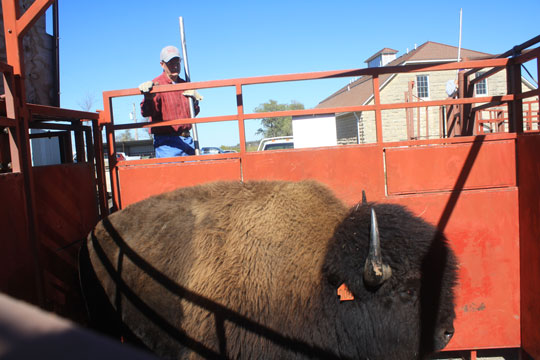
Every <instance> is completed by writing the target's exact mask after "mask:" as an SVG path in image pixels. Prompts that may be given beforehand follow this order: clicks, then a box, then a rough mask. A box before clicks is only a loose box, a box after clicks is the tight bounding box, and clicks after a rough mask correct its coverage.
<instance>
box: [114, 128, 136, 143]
mask: <svg viewBox="0 0 540 360" xmlns="http://www.w3.org/2000/svg"><path fill="white" fill-rule="evenodd" d="M115 138H116V141H131V140H134V139H133V135H131V131H130V130H124V131H121V132H120V133H118V134H116V136H115Z"/></svg>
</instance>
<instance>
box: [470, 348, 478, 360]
mask: <svg viewBox="0 0 540 360" xmlns="http://www.w3.org/2000/svg"><path fill="white" fill-rule="evenodd" d="M476 355H477V353H476V350H472V351H471V356H470V357H471V360H476Z"/></svg>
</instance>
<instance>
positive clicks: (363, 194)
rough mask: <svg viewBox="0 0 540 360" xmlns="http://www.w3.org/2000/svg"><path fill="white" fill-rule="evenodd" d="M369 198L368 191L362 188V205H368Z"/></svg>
mask: <svg viewBox="0 0 540 360" xmlns="http://www.w3.org/2000/svg"><path fill="white" fill-rule="evenodd" d="M366 203H367V198H366V192H365V191H364V190H362V205H366Z"/></svg>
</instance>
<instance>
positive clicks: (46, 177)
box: [34, 163, 98, 248]
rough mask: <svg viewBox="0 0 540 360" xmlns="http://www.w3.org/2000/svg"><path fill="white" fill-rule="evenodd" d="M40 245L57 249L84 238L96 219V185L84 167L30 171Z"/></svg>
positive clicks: (72, 166) (58, 166)
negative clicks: (32, 175)
mask: <svg viewBox="0 0 540 360" xmlns="http://www.w3.org/2000/svg"><path fill="white" fill-rule="evenodd" d="M34 179H35V187H36V189H35V194H36V200H35V203H36V208H37V216H38V219H39V220H38V221H39V231H40V236H41V241H42V242H46V243H47V246H50V247H52V248H54V247H56V248H60V247H63V246H66V245H69V244H71V243H73V242H74V241H77V240H81V239H84V238H86V236H87V235H88V232H89V231H90V230H91V229H92V228H93V227H94V226H95V224H96V223H97V219H98V210H97V198H96V196H97V195H96V183H95V180H94V174H93V173H92V168H91V166H90V165H89V164H88V163H77V164H63V165H54V166H38V167H34Z"/></svg>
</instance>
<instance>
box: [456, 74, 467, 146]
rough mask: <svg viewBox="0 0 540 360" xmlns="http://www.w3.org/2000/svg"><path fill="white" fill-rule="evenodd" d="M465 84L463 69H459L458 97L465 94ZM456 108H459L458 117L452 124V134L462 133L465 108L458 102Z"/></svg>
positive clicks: (461, 97) (462, 96)
mask: <svg viewBox="0 0 540 360" xmlns="http://www.w3.org/2000/svg"><path fill="white" fill-rule="evenodd" d="M466 86H467V81H466V79H465V71H460V72H459V73H458V98H460V99H463V98H464V97H465V94H466V89H465V87H466ZM458 109H459V114H458V118H457V119H456V120H454V124H455V125H454V132H453V136H459V135H462V133H463V122H464V121H465V120H464V117H465V114H464V111H465V109H464V107H463V104H459V105H458Z"/></svg>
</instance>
